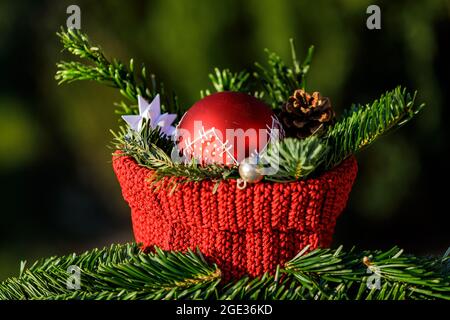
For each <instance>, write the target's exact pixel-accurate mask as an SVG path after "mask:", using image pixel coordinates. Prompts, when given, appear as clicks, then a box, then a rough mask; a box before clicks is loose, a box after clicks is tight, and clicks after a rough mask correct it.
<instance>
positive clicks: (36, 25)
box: [0, 0, 450, 279]
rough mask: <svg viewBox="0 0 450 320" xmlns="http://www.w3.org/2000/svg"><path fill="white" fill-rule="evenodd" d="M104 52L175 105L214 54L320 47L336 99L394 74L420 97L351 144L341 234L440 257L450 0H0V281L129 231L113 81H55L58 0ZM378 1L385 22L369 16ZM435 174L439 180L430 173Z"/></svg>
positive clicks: (313, 75)
mask: <svg viewBox="0 0 450 320" xmlns="http://www.w3.org/2000/svg"><path fill="white" fill-rule="evenodd" d="M70 4H78V5H79V6H80V7H81V20H82V21H81V27H82V30H83V31H84V32H87V33H88V34H89V35H90V37H91V40H93V42H95V43H98V44H100V45H101V46H102V47H103V49H105V51H106V52H107V54H108V55H109V56H110V57H118V58H120V59H122V60H125V61H127V60H128V59H129V58H131V57H134V58H135V59H136V61H137V62H145V63H146V64H147V67H148V68H149V69H150V71H151V72H153V73H156V74H157V75H158V76H159V78H160V79H162V80H163V81H164V82H165V83H166V85H168V86H169V88H172V89H176V91H177V93H178V95H179V96H180V98H181V101H182V103H184V104H185V105H186V106H189V105H191V104H192V103H193V102H195V101H196V100H197V99H199V91H200V89H205V88H207V87H209V86H210V84H209V80H208V77H207V74H208V73H209V72H210V71H211V70H212V69H213V68H214V67H215V66H219V67H229V68H231V69H232V70H235V71H237V70H239V69H241V68H243V67H251V66H252V64H253V62H254V61H264V59H265V55H264V52H263V49H264V48H266V47H267V48H270V49H271V50H273V51H276V52H278V53H279V54H280V55H281V56H282V57H283V58H285V59H286V60H287V59H289V42H288V39H289V38H290V37H294V38H295V39H296V42H297V46H298V49H299V50H298V52H299V53H300V54H301V55H302V54H304V53H305V51H306V48H307V47H308V46H309V45H310V44H314V45H315V46H316V54H315V57H314V59H313V64H312V67H311V72H310V75H309V82H308V86H309V90H310V91H316V90H317V91H321V92H322V93H323V94H324V95H325V96H328V97H330V98H331V100H332V102H333V105H334V106H335V108H336V109H337V110H338V111H340V110H342V109H343V108H346V107H348V106H350V105H351V103H353V102H358V103H366V102H370V101H371V100H373V99H375V98H377V97H378V96H379V95H380V94H381V93H383V92H384V91H386V90H389V89H392V88H394V87H395V86H397V85H399V84H401V85H405V86H407V87H409V88H410V89H417V90H419V96H418V99H419V101H423V102H426V103H427V107H426V109H425V110H424V112H422V113H421V114H420V116H418V117H417V118H416V119H415V120H414V121H412V122H411V123H410V124H408V125H407V126H406V127H404V128H403V129H402V130H400V131H397V132H395V133H392V134H390V135H389V136H388V137H386V138H383V139H382V140H380V141H378V142H377V143H376V144H375V146H372V147H370V148H369V149H367V150H366V151H364V152H363V153H361V154H360V155H358V160H359V164H360V172H359V175H358V178H357V182H356V185H355V187H354V189H353V191H352V194H351V198H350V201H349V205H348V208H347V210H346V211H345V212H344V214H343V215H342V217H341V218H340V219H339V220H338V224H337V230H336V235H335V245H336V244H338V243H342V244H344V245H346V246H348V247H349V246H352V245H358V246H359V247H361V248H388V247H391V246H393V245H395V244H396V245H399V246H401V247H403V248H405V249H407V251H409V252H412V253H417V254H442V253H443V252H444V251H445V249H446V248H447V247H448V246H449V245H450V236H449V231H448V229H449V228H448V220H449V219H448V216H449V212H448V211H449V210H448V201H449V195H448V188H446V183H447V181H448V180H449V168H448V163H449V150H448V144H447V140H448V138H449V125H448V124H447V119H449V112H448V110H449V105H450V96H449V90H448V89H449V77H450V76H449V71H450V68H449V64H448V57H449V56H450V47H449V40H450V23H449V21H450V19H449V17H450V4H449V1H438V0H436V1H386V2H380V1H356V0H355V1H350V0H349V1H322V0H314V1H298V0H294V1H275V0H272V1H270V0H253V1H193V0H189V1H180V0H169V1H167V0H164V1H163V0H160V1H147V2H144V1H119V0H111V1H95V2H94V1H70V2H69V1H10V0H8V1H5V0H4V1H1V2H0V48H1V50H0V66H1V76H0V179H1V180H0V181H1V184H0V196H1V198H0V199H1V209H0V210H1V220H0V221H1V222H0V279H3V278H5V277H7V276H10V275H13V274H16V273H17V272H18V265H19V261H20V260H22V259H27V260H34V259H36V258H38V257H42V256H47V255H53V254H63V253H69V252H73V251H80V250H85V249H89V248H92V247H97V246H104V245H109V244H111V243H113V242H126V241H132V240H133V235H132V231H131V223H130V213H129V209H128V208H127V206H126V205H125V203H124V201H123V200H122V197H121V192H120V188H119V186H118V183H117V181H116V178H115V176H114V174H113V171H112V169H111V163H110V154H111V150H109V149H108V148H107V147H106V146H107V145H108V143H109V141H110V140H111V135H110V133H109V130H108V129H109V128H116V127H117V117H116V116H115V115H114V114H113V112H112V111H113V105H112V103H113V102H114V101H117V100H118V99H119V96H118V93H117V92H116V90H113V89H109V88H105V87H102V86H99V85H97V84H94V83H77V84H73V85H69V86H62V87H58V86H57V84H56V82H55V81H54V73H55V71H56V67H55V63H56V62H57V61H59V60H61V59H63V58H68V56H67V55H66V54H63V53H61V52H60V50H61V46H60V45H59V43H58V40H57V38H56V36H55V32H56V31H57V30H59V27H60V26H61V25H65V23H66V19H67V16H68V15H67V14H66V8H67V6H68V5H70ZM370 4H378V5H379V6H380V7H381V13H382V29H381V30H373V31H371V30H368V29H367V28H366V19H367V17H368V15H367V14H366V8H367V6H368V5H370ZM440 182H442V183H440Z"/></svg>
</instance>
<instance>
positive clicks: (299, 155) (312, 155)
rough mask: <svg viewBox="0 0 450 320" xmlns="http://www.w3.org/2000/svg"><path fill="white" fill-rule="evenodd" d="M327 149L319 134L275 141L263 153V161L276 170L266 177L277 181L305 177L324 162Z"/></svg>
mask: <svg viewBox="0 0 450 320" xmlns="http://www.w3.org/2000/svg"><path fill="white" fill-rule="evenodd" d="M326 151H327V146H326V145H325V144H324V143H323V141H322V140H321V139H320V138H319V137H317V136H310V137H308V138H306V139H303V140H299V139H294V138H286V139H283V140H280V141H277V142H274V143H272V144H271V145H270V146H269V147H268V149H267V151H266V152H265V153H263V154H262V155H261V162H262V163H264V164H265V165H266V166H269V167H270V168H272V170H274V174H271V175H267V176H266V179H267V180H270V181H277V182H283V181H295V180H298V179H304V178H306V177H308V176H309V175H310V174H311V173H313V172H314V170H315V169H316V168H317V167H319V165H320V164H321V163H322V162H323V160H324V157H325V154H326Z"/></svg>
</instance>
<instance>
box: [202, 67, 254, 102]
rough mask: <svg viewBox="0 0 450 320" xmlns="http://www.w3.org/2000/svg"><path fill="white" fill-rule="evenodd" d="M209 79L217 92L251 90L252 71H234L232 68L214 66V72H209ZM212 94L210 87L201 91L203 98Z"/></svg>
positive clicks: (247, 91)
mask: <svg viewBox="0 0 450 320" xmlns="http://www.w3.org/2000/svg"><path fill="white" fill-rule="evenodd" d="M209 79H210V80H211V83H212V85H213V87H214V89H215V90H216V92H223V91H234V92H246V93H249V92H250V82H249V80H250V73H249V72H248V71H246V70H242V71H240V72H235V73H233V72H231V71H230V69H223V70H220V69H219V68H214V73H210V74H209ZM210 94H211V91H210V90H209V89H207V90H204V91H201V92H200V96H201V97H202V98H203V97H205V96H208V95H210Z"/></svg>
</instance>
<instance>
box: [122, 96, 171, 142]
mask: <svg viewBox="0 0 450 320" xmlns="http://www.w3.org/2000/svg"><path fill="white" fill-rule="evenodd" d="M138 102H139V114H138V115H126V116H122V119H123V120H125V122H126V123H128V125H129V126H130V128H131V130H134V131H137V132H140V131H141V130H142V126H143V124H144V121H143V120H147V121H149V124H150V127H151V128H152V129H156V128H157V127H159V130H160V132H161V133H162V134H163V135H166V136H172V135H173V134H174V133H175V127H174V126H172V123H173V122H174V120H175V118H176V117H177V115H176V114H172V113H163V114H161V101H160V98H159V94H157V95H156V97H155V98H154V99H153V101H152V102H151V103H148V102H147V100H145V99H144V98H142V97H141V96H138Z"/></svg>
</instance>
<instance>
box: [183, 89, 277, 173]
mask: <svg viewBox="0 0 450 320" xmlns="http://www.w3.org/2000/svg"><path fill="white" fill-rule="evenodd" d="M280 130H281V127H280V124H279V122H278V120H277V119H276V117H275V114H274V113H273V111H272V109H271V108H270V107H269V106H268V105H267V104H265V103H264V102H263V101H261V100H259V99H257V98H255V97H253V96H250V95H248V94H245V93H240V92H219V93H215V94H212V95H209V96H207V97H205V98H203V99H201V100H200V101H198V102H196V103H195V104H194V105H193V106H192V107H191V108H190V109H189V110H188V111H187V112H186V113H185V115H184V116H183V118H182V119H181V121H180V123H179V125H178V127H177V130H176V139H177V141H178V144H177V146H178V150H179V151H180V154H182V155H183V158H184V160H185V161H191V160H192V158H195V159H196V160H197V161H198V162H199V163H201V164H212V163H215V164H223V165H235V164H239V163H240V162H241V161H242V160H243V159H244V158H247V157H249V156H252V155H256V154H258V153H259V152H261V151H262V150H263V149H264V148H265V147H266V145H267V143H268V142H269V141H270V140H271V139H277V138H278V137H279V136H280V132H281V131H280Z"/></svg>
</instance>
